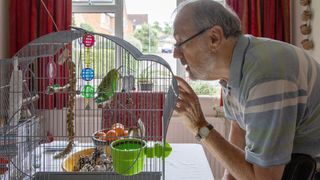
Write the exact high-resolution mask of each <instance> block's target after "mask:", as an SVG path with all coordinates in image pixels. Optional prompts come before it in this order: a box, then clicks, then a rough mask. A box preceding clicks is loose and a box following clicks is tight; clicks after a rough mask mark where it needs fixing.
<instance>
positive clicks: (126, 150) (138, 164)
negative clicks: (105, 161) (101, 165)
mask: <svg viewBox="0 0 320 180" xmlns="http://www.w3.org/2000/svg"><path fill="white" fill-rule="evenodd" d="M145 148H146V142H145V141H144V140H141V139H135V138H131V139H128V138H126V139H119V140H116V141H113V142H112V143H111V156H112V160H113V168H114V171H115V172H116V173H118V174H121V175H124V176H131V175H135V174H138V173H140V172H141V171H142V169H143V166H144V158H145Z"/></svg>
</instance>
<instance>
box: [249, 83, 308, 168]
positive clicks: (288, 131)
mask: <svg viewBox="0 0 320 180" xmlns="http://www.w3.org/2000/svg"><path fill="white" fill-rule="evenodd" d="M306 94H307V93H306V91H305V90H302V89H298V87H297V85H296V84H295V83H293V82H290V81H287V80H275V81H267V82H263V83H259V84H257V85H255V86H253V87H252V88H251V89H250V90H249V94H248V97H247V99H246V103H245V110H244V122H245V126H246V127H245V129H246V137H245V138H246V147H245V154H246V160H247V161H249V162H251V163H253V164H256V165H259V166H262V167H269V166H274V165H281V164H286V163H287V162H289V161H290V158H291V153H292V149H293V140H294V135H295V129H296V122H297V119H298V117H299V114H301V111H302V110H301V109H302V108H303V107H304V105H305V103H306V99H307V96H306Z"/></svg>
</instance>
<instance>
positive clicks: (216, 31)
mask: <svg viewBox="0 0 320 180" xmlns="http://www.w3.org/2000/svg"><path fill="white" fill-rule="evenodd" d="M209 38H210V42H209V43H210V45H209V48H210V50H211V51H213V52H215V51H217V50H218V49H219V48H220V46H221V43H222V40H223V38H224V33H223V29H222V28H221V27H220V26H213V27H212V28H210V29H209Z"/></svg>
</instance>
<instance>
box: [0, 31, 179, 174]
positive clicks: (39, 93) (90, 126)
mask: <svg viewBox="0 0 320 180" xmlns="http://www.w3.org/2000/svg"><path fill="white" fill-rule="evenodd" d="M0 67H2V68H3V67H6V68H5V69H6V71H7V72H6V73H4V71H2V74H1V79H2V80H1V83H0V108H1V110H0V120H1V122H2V123H1V124H0V125H1V129H0V133H1V138H0V143H1V144H0V148H1V149H0V169H1V171H0V172H1V175H0V177H1V178H2V179H24V178H26V179H48V180H50V179H59V180H62V179H75V178H77V179H88V178H89V179H115V180H118V179H139V180H141V179H148V180H149V179H151V180H152V179H164V178H165V176H164V171H165V158H166V157H167V156H168V155H169V154H170V151H171V147H170V145H169V144H168V143H166V141H165V139H166V133H167V129H168V125H169V120H170V117H171V115H172V112H173V107H174V105H175V103H176V100H177V83H176V80H175V78H174V76H173V73H172V71H171V69H170V67H169V65H168V63H167V62H166V61H164V60H163V59H162V58H161V57H158V56H155V55H143V54H142V53H141V52H140V51H139V50H138V49H136V48H135V47H134V46H132V45H131V44H130V43H128V42H126V41H124V40H122V39H120V38H118V37H114V36H109V35H104V34H97V33H93V32H87V31H85V30H82V29H78V28H73V29H72V30H70V31H61V32H55V33H51V34H48V35H45V36H42V37H40V38H38V39H36V40H34V41H32V42H31V43H29V44H27V45H26V46H24V47H23V48H22V49H21V50H19V51H18V52H17V53H16V54H15V55H14V57H13V58H12V59H9V60H1V61H0Z"/></svg>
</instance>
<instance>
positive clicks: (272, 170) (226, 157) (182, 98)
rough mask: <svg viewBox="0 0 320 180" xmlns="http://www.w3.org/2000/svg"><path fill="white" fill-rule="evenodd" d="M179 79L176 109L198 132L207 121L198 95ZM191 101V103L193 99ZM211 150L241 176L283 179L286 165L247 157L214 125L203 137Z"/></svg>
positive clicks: (235, 175) (245, 179)
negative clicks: (269, 164)
mask: <svg viewBox="0 0 320 180" xmlns="http://www.w3.org/2000/svg"><path fill="white" fill-rule="evenodd" d="M176 79H177V80H178V83H179V98H178V101H177V105H176V108H175V111H176V112H177V113H179V114H180V115H183V116H184V117H185V120H184V121H183V122H184V124H185V126H186V127H187V128H188V129H189V130H190V131H191V132H192V133H193V134H194V135H195V134H196V133H197V131H198V129H199V127H202V126H203V125H206V124H208V122H207V121H206V120H205V117H204V115H203V112H202V110H201V107H200V103H199V99H198V97H197V95H196V94H195V93H194V91H193V90H192V88H191V87H190V86H189V85H188V83H187V82H186V81H185V80H183V79H182V78H180V77H176ZM191 102H192V103H191ZM203 144H204V145H205V146H206V147H207V149H209V151H210V152H211V154H212V155H213V156H214V157H215V158H216V159H217V160H218V161H219V162H220V163H221V164H222V166H224V167H225V168H226V169H227V170H228V171H229V172H230V173H231V174H232V176H233V177H235V178H236V179H238V180H242V179H243V180H251V179H252V180H253V179H259V180H260V179H262V180H263V179H268V180H269V179H281V177H282V173H283V170H284V165H280V166H272V167H268V168H264V167H259V166H256V165H253V164H251V163H249V162H248V161H246V159H245V152H244V151H243V149H240V148H239V147H237V146H236V145H233V144H231V143H229V142H228V141H227V140H226V139H224V138H223V137H222V136H221V135H220V134H219V133H218V132H217V131H216V130H215V129H212V130H211V131H210V133H209V135H208V136H207V137H206V138H205V139H204V140H203Z"/></svg>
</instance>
